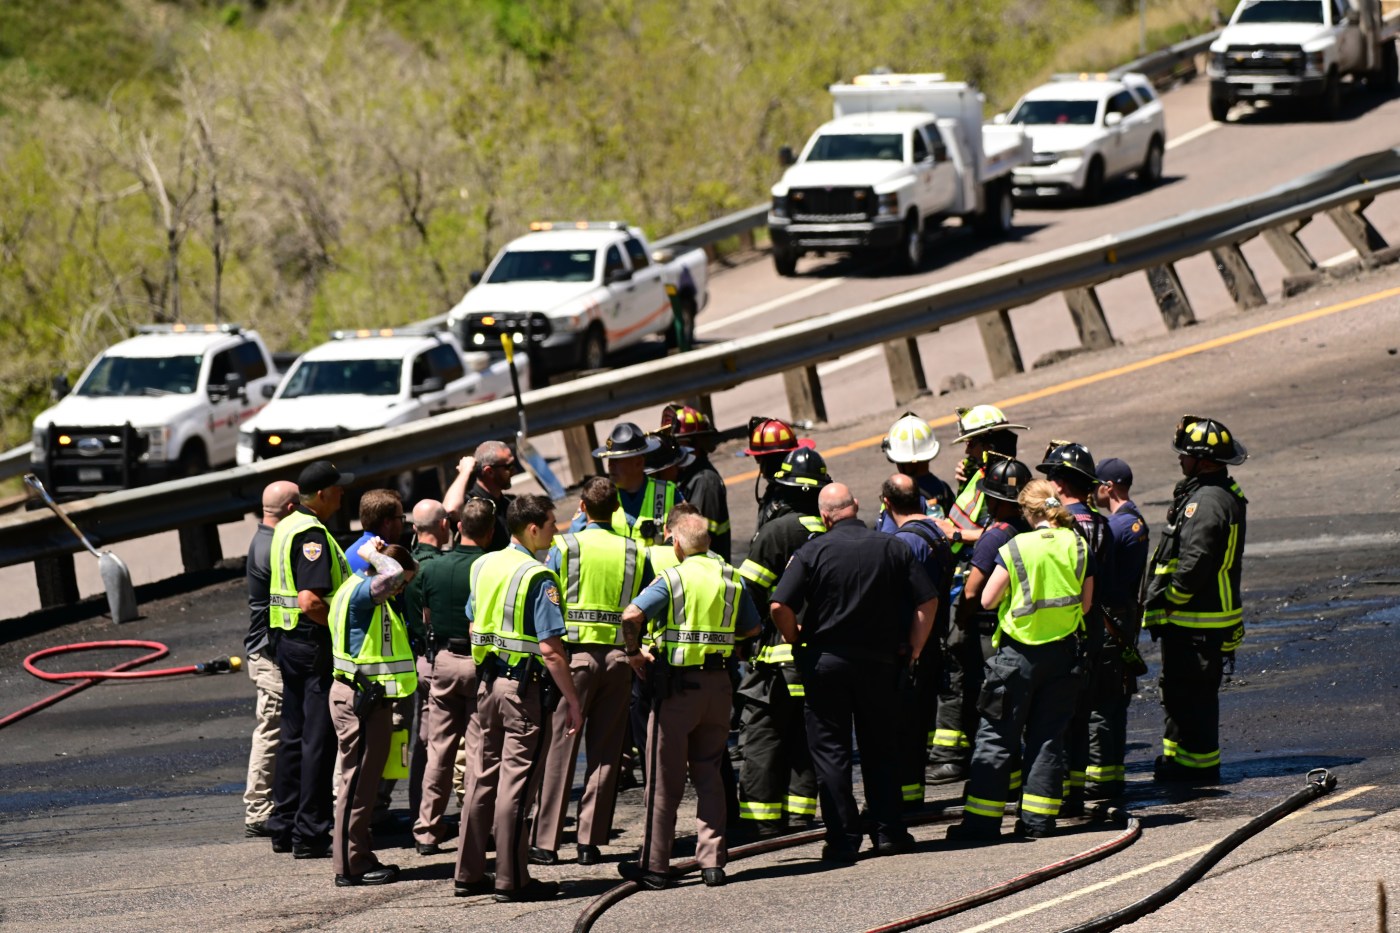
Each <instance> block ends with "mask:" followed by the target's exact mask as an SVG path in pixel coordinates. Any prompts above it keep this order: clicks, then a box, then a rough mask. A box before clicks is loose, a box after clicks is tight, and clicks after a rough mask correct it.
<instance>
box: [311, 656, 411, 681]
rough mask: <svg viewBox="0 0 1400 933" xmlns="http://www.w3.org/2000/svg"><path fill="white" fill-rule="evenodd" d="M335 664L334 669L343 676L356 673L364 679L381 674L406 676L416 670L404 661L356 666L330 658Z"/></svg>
mask: <svg viewBox="0 0 1400 933" xmlns="http://www.w3.org/2000/svg"><path fill="white" fill-rule="evenodd" d="M331 660H332V661H334V662H335V669H336V670H338V671H340V672H341V673H344V674H352V675H353V674H354V673H355V672H356V671H359V672H360V673H362V674H364V675H365V676H366V677H376V676H379V675H381V674H388V675H393V674H407V673H408V672H409V671H413V670H417V668H416V667H415V666H414V662H413V660H412V659H411V658H410V659H408V660H406V661H381V662H375V663H372V664H356V663H355V662H354V661H351V660H350V659H348V658H332V659H331Z"/></svg>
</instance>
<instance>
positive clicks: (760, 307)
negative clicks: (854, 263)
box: [695, 278, 846, 334]
mask: <svg viewBox="0 0 1400 933" xmlns="http://www.w3.org/2000/svg"><path fill="white" fill-rule="evenodd" d="M845 281H846V280H845V279H844V278H839V279H825V280H823V281H821V282H817V283H816V284H815V285H808V286H807V287H806V288H803V289H800V290H798V291H795V292H793V293H792V294H791V295H783V296H782V297H779V298H774V299H773V300H772V301H765V302H763V303H762V304H757V305H754V306H753V307H752V308H748V309H746V310H744V311H740V312H738V313H736V314H731V315H729V317H722V318H720V319H719V320H718V321H706V322H705V323H703V324H698V325H696V327H695V332H696V333H697V334H706V333H709V332H710V331H714V330H718V329H719V328H721V327H724V326H725V325H726V324H735V323H738V322H739V321H747V320H748V319H749V318H752V317H758V316H759V315H760V314H767V313H768V312H769V311H772V310H773V309H774V308H781V307H782V306H783V305H787V304H792V303H793V302H794V301H801V300H802V299H804V298H810V297H812V296H813V295H817V294H820V293H821V292H824V291H827V290H828V289H832V288H835V287H836V286H838V285H842V284H844V283H845Z"/></svg>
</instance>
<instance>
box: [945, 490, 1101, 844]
mask: <svg viewBox="0 0 1400 933" xmlns="http://www.w3.org/2000/svg"><path fill="white" fill-rule="evenodd" d="M1020 501H1021V510H1022V513H1023V514H1024V516H1025V519H1026V521H1027V523H1029V524H1030V525H1031V526H1032V530H1031V531H1028V532H1024V533H1022V534H1019V535H1017V536H1016V537H1014V538H1012V539H1011V540H1010V541H1009V542H1007V543H1006V544H1005V545H1003V546H1002V548H1001V550H1000V551H998V552H997V565H996V569H995V570H994V571H992V575H991V577H990V578H989V579H988V580H987V583H986V586H984V587H983V589H982V596H981V602H982V606H983V608H985V609H993V608H995V609H996V610H997V632H996V635H994V636H993V638H992V641H993V644H995V645H996V654H994V655H993V656H992V658H991V659H990V660H989V661H988V662H987V669H986V679H985V680H984V681H983V683H982V690H981V692H980V693H979V694H978V697H977V707H978V710H979V711H980V712H981V714H982V721H981V724H980V725H979V726H978V728H977V742H976V746H975V748H974V749H973V752H972V773H971V776H970V779H969V781H968V787H967V800H966V802H965V804H964V807H963V819H962V822H961V823H959V824H957V825H954V826H950V827H948V838H949V839H951V840H954V841H974V840H990V839H996V838H998V837H999V836H1000V835H1001V819H1002V815H1003V814H1004V813H1005V811H1006V805H1007V803H1008V802H1010V801H1011V800H1013V799H1014V798H1013V797H1012V795H1011V792H1010V785H1011V771H1012V768H1013V763H1014V762H1015V760H1016V758H1017V756H1018V755H1019V756H1020V758H1021V760H1022V761H1023V762H1024V768H1025V783H1024V786H1023V787H1022V788H1021V793H1020V794H1019V798H1020V818H1019V819H1017V821H1016V834H1017V835H1018V836H1024V837H1030V838H1038V837H1041V836H1045V835H1048V834H1049V833H1051V832H1053V831H1054V829H1055V820H1056V818H1057V817H1058V816H1059V813H1060V803H1061V800H1062V797H1063V786H1064V773H1065V752H1064V731H1065V726H1066V725H1068V723H1069V719H1070V716H1071V715H1073V713H1074V707H1075V702H1076V698H1077V697H1078V695H1079V666H1078V661H1079V655H1080V644H1079V641H1080V633H1081V632H1082V631H1083V629H1084V613H1085V611H1087V610H1088V609H1089V608H1090V607H1091V606H1092V605H1093V594H1094V559H1093V555H1092V554H1090V553H1089V547H1088V545H1087V544H1086V543H1085V541H1084V539H1083V538H1082V537H1081V536H1080V535H1078V534H1075V533H1074V532H1073V531H1071V528H1072V526H1073V525H1074V524H1075V521H1074V517H1073V516H1071V515H1070V514H1069V512H1068V511H1067V510H1066V509H1065V508H1064V506H1063V505H1061V503H1060V500H1059V498H1058V497H1057V496H1056V495H1055V489H1054V487H1053V486H1052V485H1051V484H1050V483H1048V482H1046V481H1044V480H1034V481H1032V482H1031V483H1030V484H1029V485H1028V486H1026V488H1025V489H1024V490H1022V492H1021V497H1020Z"/></svg>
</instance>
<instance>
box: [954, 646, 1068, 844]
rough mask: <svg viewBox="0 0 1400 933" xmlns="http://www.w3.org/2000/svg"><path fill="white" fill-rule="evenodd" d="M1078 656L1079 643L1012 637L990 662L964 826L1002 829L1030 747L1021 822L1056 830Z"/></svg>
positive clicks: (979, 704) (981, 698)
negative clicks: (1014, 779)
mask: <svg viewBox="0 0 1400 933" xmlns="http://www.w3.org/2000/svg"><path fill="white" fill-rule="evenodd" d="M1077 652H1078V649H1077V646H1076V645H1075V640H1074V639H1073V638H1064V639H1061V640H1059V641H1055V642H1050V643H1049V644H1045V645H1026V644H1022V643H1020V642H1018V641H1016V640H1014V639H1012V638H1010V637H1006V638H1005V639H1004V640H1003V641H1002V643H1001V647H1000V648H998V649H997V653H996V654H995V655H993V656H992V658H991V660H989V661H988V662H987V669H986V677H985V679H984V680H983V682H982V690H981V692H980V693H979V694H978V698H977V709H978V711H979V712H980V713H981V714H982V722H981V725H980V726H979V727H978V729H977V741H976V744H975V746H974V748H973V751H972V769H971V773H970V775H969V780H968V787H967V801H966V806H965V808H964V811H963V822H964V823H966V824H968V825H974V826H977V825H980V826H1000V825H1001V818H1002V815H1003V813H1005V811H1006V804H1007V802H1008V797H1009V796H1010V789H1011V771H1012V767H1013V762H1014V760H1015V758H1016V755H1017V752H1018V751H1019V750H1021V749H1022V747H1023V746H1024V751H1023V752H1022V753H1021V760H1022V762H1023V768H1024V772H1025V780H1024V786H1023V787H1022V789H1021V820H1022V821H1023V822H1024V823H1026V825H1028V826H1031V827H1035V828H1038V829H1054V827H1055V818H1056V817H1057V816H1058V815H1059V812H1060V803H1061V801H1062V799H1063V796H1062V795H1063V792H1064V791H1063V787H1064V774H1065V749H1064V739H1063V736H1064V732H1065V727H1066V726H1067V725H1068V724H1069V721H1070V717H1071V716H1072V715H1073V714H1074V709H1075V703H1076V701H1077V699H1078V696H1079V689H1080V677H1079V674H1078V671H1077V668H1076V655H1077Z"/></svg>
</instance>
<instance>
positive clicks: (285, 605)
mask: <svg viewBox="0 0 1400 933" xmlns="http://www.w3.org/2000/svg"><path fill="white" fill-rule="evenodd" d="M268 605H269V606H277V607H279V608H281V609H300V608H301V603H299V602H297V598H296V597H295V596H278V595H277V594H275V593H274V594H273V595H272V596H271V597H270V598H269V600H268Z"/></svg>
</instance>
